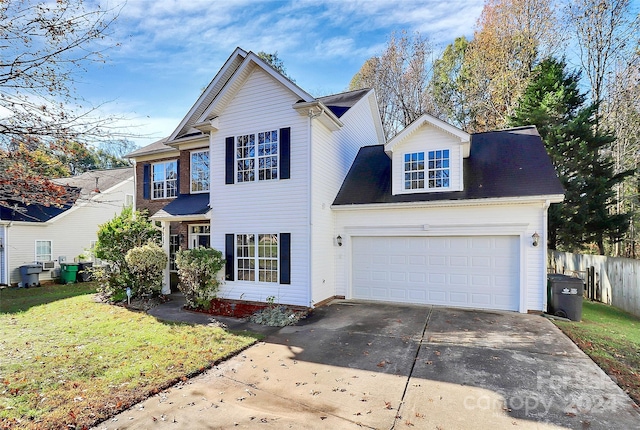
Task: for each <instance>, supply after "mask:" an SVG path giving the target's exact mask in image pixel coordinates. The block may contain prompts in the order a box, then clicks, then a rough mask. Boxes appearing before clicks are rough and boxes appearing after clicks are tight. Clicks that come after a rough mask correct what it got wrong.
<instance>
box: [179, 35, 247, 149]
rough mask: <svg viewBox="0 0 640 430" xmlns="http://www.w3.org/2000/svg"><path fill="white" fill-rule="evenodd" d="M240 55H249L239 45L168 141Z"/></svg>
mask: <svg viewBox="0 0 640 430" xmlns="http://www.w3.org/2000/svg"><path fill="white" fill-rule="evenodd" d="M238 56H241V57H242V58H245V57H246V56H247V52H246V51H245V50H244V49H242V48H239V47H238V48H236V49H235V50H234V51H233V53H232V54H231V55H230V56H229V58H227V61H225V63H224V64H223V65H222V67H221V68H220V70H218V73H216V75H215V76H214V77H213V79H212V80H211V82H209V85H207V88H206V89H205V90H204V91H203V92H202V94H200V97H198V100H196V102H195V103H194V104H193V106H191V109H189V112H188V113H187V114H186V115H185V117H184V118H183V119H182V121H180V124H178V126H177V127H176V129H175V130H174V131H173V133H171V135H170V136H169V138H168V139H167V141H168V142H172V141H173V140H174V139H175V138H176V137H177V135H178V133H179V132H180V130H182V128H183V127H184V126H185V125H186V124H187V122H189V120H190V119H191V117H192V116H193V115H194V114H195V112H196V110H197V109H198V107H200V104H201V103H203V102H204V100H206V99H207V97H208V96H209V94H210V93H211V91H212V90H213V88H214V87H215V86H216V84H217V83H218V81H219V80H220V79H221V78H222V76H224V74H225V72H226V71H227V69H228V68H229V67H231V65H232V64H233V60H235V59H236V58H237V57H238ZM197 122H200V121H197Z"/></svg>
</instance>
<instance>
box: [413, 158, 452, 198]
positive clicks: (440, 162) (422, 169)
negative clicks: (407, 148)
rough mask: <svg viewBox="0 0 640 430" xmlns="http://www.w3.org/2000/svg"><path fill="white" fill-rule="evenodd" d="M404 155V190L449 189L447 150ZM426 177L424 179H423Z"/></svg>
mask: <svg viewBox="0 0 640 430" xmlns="http://www.w3.org/2000/svg"><path fill="white" fill-rule="evenodd" d="M426 158H427V159H426V163H425V153H424V152H412V153H409V154H405V155H404V189H405V190H422V189H425V188H428V189H431V188H448V187H449V184H450V182H449V161H450V160H449V150H448V149H442V150H437V151H428V152H427V157H426ZM425 177H426V178H425Z"/></svg>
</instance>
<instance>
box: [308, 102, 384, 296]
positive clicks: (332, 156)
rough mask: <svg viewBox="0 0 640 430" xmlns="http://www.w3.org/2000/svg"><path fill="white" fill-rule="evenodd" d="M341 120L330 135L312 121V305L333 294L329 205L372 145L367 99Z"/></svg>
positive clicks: (332, 235)
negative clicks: (362, 152)
mask: <svg viewBox="0 0 640 430" xmlns="http://www.w3.org/2000/svg"><path fill="white" fill-rule="evenodd" d="M340 120H341V121H342V122H343V124H344V125H343V127H342V128H341V129H340V130H338V131H334V132H331V131H329V130H328V129H327V128H325V127H324V126H322V125H321V124H320V122H319V121H314V122H313V125H312V130H313V131H312V133H313V140H312V142H313V143H312V185H311V196H312V209H311V213H312V225H313V228H312V236H311V249H312V251H311V253H312V259H311V261H312V264H311V267H312V269H311V270H312V272H311V279H312V288H311V291H312V304H315V303H318V302H320V301H322V300H325V299H327V298H329V297H333V296H334V295H336V293H335V284H334V279H335V272H334V271H335V252H336V244H335V237H336V234H335V233H334V232H335V226H334V223H335V214H334V213H333V211H332V210H331V204H332V203H333V200H334V199H335V197H336V195H337V193H338V190H339V189H340V186H341V185H342V182H343V181H344V178H345V176H346V174H347V172H348V171H349V168H350V167H351V164H352V163H353V160H354V159H355V156H356V154H357V153H358V150H359V148H360V147H362V146H366V145H375V144H378V143H380V142H378V140H377V136H376V133H375V125H374V122H373V117H372V113H371V107H370V104H369V100H368V96H367V97H365V98H363V99H361V100H360V101H359V102H358V103H356V105H355V106H353V107H352V108H351V109H350V110H349V111H347V113H345V114H344V115H343V116H342V118H340Z"/></svg>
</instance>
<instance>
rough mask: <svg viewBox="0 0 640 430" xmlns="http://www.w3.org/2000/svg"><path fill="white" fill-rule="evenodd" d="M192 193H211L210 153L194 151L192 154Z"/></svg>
mask: <svg viewBox="0 0 640 430" xmlns="http://www.w3.org/2000/svg"><path fill="white" fill-rule="evenodd" d="M190 171H191V192H192V193H194V194H195V193H204V192H207V191H209V151H208V150H204V151H194V152H192V153H191V169H190Z"/></svg>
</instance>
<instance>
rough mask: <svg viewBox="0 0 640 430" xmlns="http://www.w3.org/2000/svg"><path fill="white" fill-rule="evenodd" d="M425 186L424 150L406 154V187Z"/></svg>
mask: <svg viewBox="0 0 640 430" xmlns="http://www.w3.org/2000/svg"><path fill="white" fill-rule="evenodd" d="M422 188H424V152H412V153H409V154H404V189H405V190H419V189H422Z"/></svg>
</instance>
